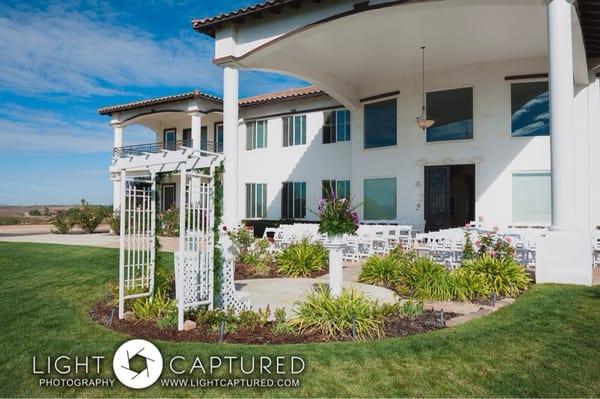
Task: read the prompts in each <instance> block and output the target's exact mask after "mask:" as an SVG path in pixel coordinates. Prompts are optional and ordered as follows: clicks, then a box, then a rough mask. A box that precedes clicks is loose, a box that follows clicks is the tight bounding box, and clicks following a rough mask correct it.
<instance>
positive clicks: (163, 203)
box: [160, 183, 177, 212]
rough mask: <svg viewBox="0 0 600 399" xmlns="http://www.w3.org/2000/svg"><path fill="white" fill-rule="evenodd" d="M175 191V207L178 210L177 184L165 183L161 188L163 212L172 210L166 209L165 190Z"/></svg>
mask: <svg viewBox="0 0 600 399" xmlns="http://www.w3.org/2000/svg"><path fill="white" fill-rule="evenodd" d="M167 187H168V188H172V189H173V205H175V208H177V187H176V184H175V183H163V184H161V187H160V209H161V211H162V212H166V211H168V210H169V209H171V208H168V209H167V208H165V188H167Z"/></svg>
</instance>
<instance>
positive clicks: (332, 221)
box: [317, 196, 359, 296]
mask: <svg viewBox="0 0 600 399" xmlns="http://www.w3.org/2000/svg"><path fill="white" fill-rule="evenodd" d="M317 215H318V216H319V220H320V222H319V233H321V234H326V235H327V237H328V240H327V242H326V243H325V247H326V248H327V249H328V250H329V289H330V291H331V294H332V295H333V296H338V295H340V294H341V292H342V282H343V277H342V255H343V250H344V246H345V243H344V234H348V235H354V234H356V230H357V229H358V222H359V220H358V215H357V213H356V212H355V208H353V207H352V205H350V201H348V199H346V198H336V197H335V196H331V197H330V198H323V199H322V200H321V201H320V202H319V207H318V210H317Z"/></svg>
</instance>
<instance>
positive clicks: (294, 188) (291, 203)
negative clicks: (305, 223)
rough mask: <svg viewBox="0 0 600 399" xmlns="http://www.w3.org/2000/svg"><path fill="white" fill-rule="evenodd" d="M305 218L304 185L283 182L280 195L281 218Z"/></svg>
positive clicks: (302, 183) (303, 183)
mask: <svg viewBox="0 0 600 399" xmlns="http://www.w3.org/2000/svg"><path fill="white" fill-rule="evenodd" d="M305 217H306V183H305V182H284V183H283V189H282V193H281V218H282V219H304V218H305Z"/></svg>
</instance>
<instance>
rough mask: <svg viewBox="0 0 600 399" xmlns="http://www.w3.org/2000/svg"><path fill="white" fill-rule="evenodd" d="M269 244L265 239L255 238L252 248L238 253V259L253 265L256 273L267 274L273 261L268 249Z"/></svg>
mask: <svg viewBox="0 0 600 399" xmlns="http://www.w3.org/2000/svg"><path fill="white" fill-rule="evenodd" d="M269 245H271V244H270V243H269V241H268V240H266V239H259V240H256V241H255V242H254V246H253V248H252V249H249V250H247V251H246V252H244V253H240V254H239V255H238V258H239V261H240V262H242V263H245V264H247V265H250V266H252V267H254V272H255V273H256V274H258V275H262V276H264V275H266V274H268V273H269V271H270V264H271V263H272V262H273V255H272V254H271V253H270V252H269V251H268V249H269Z"/></svg>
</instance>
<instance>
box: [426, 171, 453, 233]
mask: <svg viewBox="0 0 600 399" xmlns="http://www.w3.org/2000/svg"><path fill="white" fill-rule="evenodd" d="M449 223H450V166H426V167H425V231H435V230H440V229H445V228H447V227H448V225H449Z"/></svg>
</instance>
